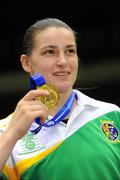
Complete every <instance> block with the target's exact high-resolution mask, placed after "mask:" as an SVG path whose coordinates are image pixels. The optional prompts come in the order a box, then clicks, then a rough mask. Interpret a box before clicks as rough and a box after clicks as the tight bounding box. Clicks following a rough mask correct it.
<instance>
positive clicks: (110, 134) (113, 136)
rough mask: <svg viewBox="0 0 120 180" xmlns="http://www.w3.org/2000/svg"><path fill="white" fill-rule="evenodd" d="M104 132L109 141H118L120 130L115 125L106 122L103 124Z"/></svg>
mask: <svg viewBox="0 0 120 180" xmlns="http://www.w3.org/2000/svg"><path fill="white" fill-rule="evenodd" d="M102 131H103V133H104V134H105V136H106V137H107V138H108V139H109V140H111V141H116V140H117V139H118V129H117V128H116V127H115V125H113V123H111V122H104V123H103V124H102Z"/></svg>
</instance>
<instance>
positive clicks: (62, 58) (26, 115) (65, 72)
mask: <svg viewBox="0 0 120 180" xmlns="http://www.w3.org/2000/svg"><path fill="white" fill-rule="evenodd" d="M23 50H24V51H23V54H22V55H21V57H20V60H21V64H22V67H23V69H24V70H25V71H26V72H27V73H29V74H30V77H31V80H32V81H31V82H32V83H33V84H32V85H36V87H37V82H38V81H39V79H40V78H41V76H42V77H43V78H44V79H45V82H44V84H45V83H46V84H49V85H52V86H53V87H54V88H55V89H57V90H58V92H59V94H57V91H55V93H56V94H57V95H58V102H57V104H56V106H54V107H52V108H49V107H47V106H46V105H45V104H44V102H43V101H42V99H41V100H39V99H38V98H39V97H43V98H44V97H45V98H47V97H50V91H49V89H44V88H40V89H34V88H33V89H32V90H30V91H29V92H28V93H27V94H26V95H25V96H24V97H23V98H22V99H21V100H20V101H19V102H18V104H17V106H16V109H15V111H14V113H13V114H11V115H10V116H9V117H7V118H5V119H4V120H1V122H0V123H1V124H0V127H1V131H2V133H1V136H0V140H1V145H0V169H1V170H2V172H1V177H3V179H4V178H7V179H20V178H21V179H41V180H42V179H45V180H46V179H47V180H48V179H50V180H51V179H52V180H53V179H57V180H59V179H60V180H61V179H65V180H67V179H72V180H76V179H80V180H83V179H84V180H85V179H86V180H87V179H89V180H93V179H95V180H96V179H100V180H101V179H103V180H104V179H105V180H107V179H108V180H110V179H120V171H119V162H120V155H119V154H120V153H119V150H120V140H119V130H120V123H119V120H120V109H119V107H117V106H116V105H113V104H109V103H105V102H100V101H97V100H94V99H92V98H90V97H88V96H86V95H84V94H83V93H81V92H79V91H78V90H75V89H73V85H74V83H75V80H76V77H77V71H78V55H77V44H76V33H75V32H74V31H73V30H72V29H71V28H70V27H69V26H68V25H67V24H65V23H64V22H62V21H60V20H58V19H55V18H47V19H43V20H39V21H37V22H35V23H34V24H33V25H31V26H30V27H29V28H28V29H27V31H26V33H25V36H24V41H23ZM36 75H37V78H38V80H36ZM39 75H40V76H39ZM34 83H35V84H34ZM48 87H50V86H48ZM71 97H72V104H70V98H71ZM48 99H49V98H48ZM66 102H67V103H66ZM64 105H65V106H64ZM56 114H57V115H56ZM51 120H52V121H51ZM48 122H52V123H53V124H52V123H51V124H50V123H48ZM37 123H38V124H37ZM36 127H37V128H36ZM39 127H40V128H39ZM36 129H38V130H37V131H36ZM2 139H4V141H2ZM3 152H4V153H3Z"/></svg>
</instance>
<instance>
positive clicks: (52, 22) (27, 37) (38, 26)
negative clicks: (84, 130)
mask: <svg viewBox="0 0 120 180" xmlns="http://www.w3.org/2000/svg"><path fill="white" fill-rule="evenodd" d="M49 27H63V28H66V29H68V30H70V31H72V32H73V35H74V37H75V40H76V33H75V31H74V30H73V29H72V28H71V27H69V26H68V25H67V24H66V23H65V22H63V21H61V20H59V19H56V18H45V19H42V20H38V21H36V22H35V23H34V24H33V25H31V26H30V27H29V28H28V29H27V30H26V32H25V34H24V37H23V53H24V54H27V55H30V54H31V50H32V48H33V40H34V36H35V34H36V33H37V32H39V31H42V30H44V29H47V28H49Z"/></svg>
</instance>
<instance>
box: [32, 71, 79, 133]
mask: <svg viewBox="0 0 120 180" xmlns="http://www.w3.org/2000/svg"><path fill="white" fill-rule="evenodd" d="M45 83H46V81H45V79H44V78H43V76H41V75H40V74H35V75H34V76H32V77H31V79H30V87H31V89H35V88H36V86H41V85H43V84H45ZM75 97H76V94H75V92H72V93H71V95H70V97H69V98H68V100H67V101H66V103H65V104H64V105H63V106H62V107H61V109H60V110H59V111H58V112H57V113H56V115H55V116H54V117H53V118H52V119H50V120H49V121H47V122H45V123H41V122H40V118H36V119H35V122H36V124H38V125H39V126H38V127H37V128H35V129H33V130H30V131H31V132H33V133H35V134H37V133H38V132H39V131H40V129H41V128H42V126H44V127H50V126H55V125H56V124H58V123H59V122H60V121H62V120H63V119H64V118H65V117H66V116H67V115H68V114H69V113H70V111H71V109H72V106H73V104H74V100H75Z"/></svg>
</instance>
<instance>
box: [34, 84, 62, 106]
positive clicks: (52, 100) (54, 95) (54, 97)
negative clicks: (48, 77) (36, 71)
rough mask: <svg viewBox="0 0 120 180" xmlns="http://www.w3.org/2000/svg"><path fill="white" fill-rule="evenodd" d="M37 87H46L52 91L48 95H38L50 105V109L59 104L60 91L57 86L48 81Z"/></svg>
mask: <svg viewBox="0 0 120 180" xmlns="http://www.w3.org/2000/svg"><path fill="white" fill-rule="evenodd" d="M37 89H45V90H47V91H48V92H49V93H50V94H49V95H48V96H39V97H38V99H39V100H40V101H42V102H43V103H44V104H45V105H46V106H47V107H48V109H51V108H53V107H55V106H56V105H57V104H58V101H59V92H58V90H57V88H56V87H55V86H53V85H51V84H47V83H46V84H43V85H42V86H37Z"/></svg>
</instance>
